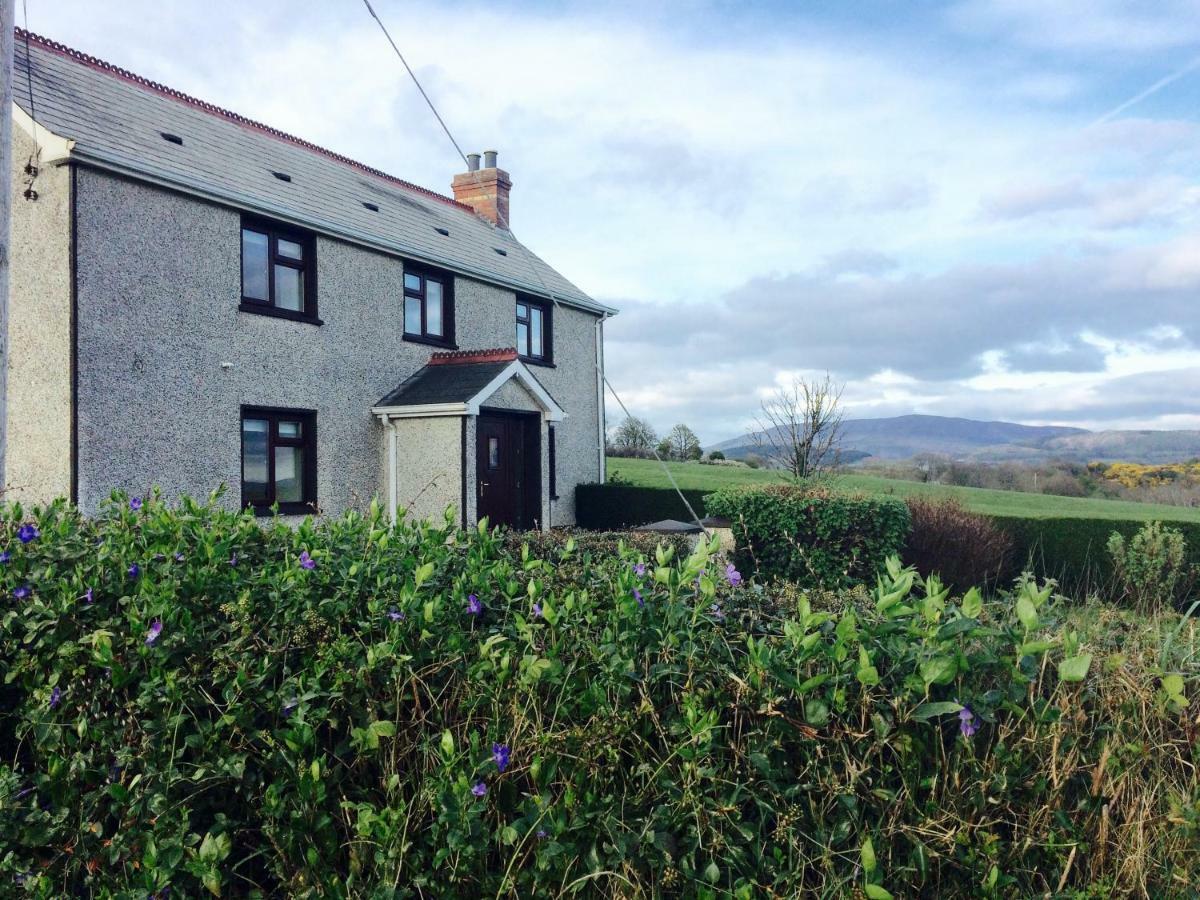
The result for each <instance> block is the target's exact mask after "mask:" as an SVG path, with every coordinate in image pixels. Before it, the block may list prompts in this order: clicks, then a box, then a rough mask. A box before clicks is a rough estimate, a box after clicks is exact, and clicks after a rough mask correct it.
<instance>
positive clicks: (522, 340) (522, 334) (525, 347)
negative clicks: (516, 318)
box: [517, 322, 529, 356]
mask: <svg viewBox="0 0 1200 900" xmlns="http://www.w3.org/2000/svg"><path fill="white" fill-rule="evenodd" d="M517 352H518V353H520V354H521V355H522V356H528V355H529V326H528V325H526V324H525V323H524V322H518V323H517Z"/></svg>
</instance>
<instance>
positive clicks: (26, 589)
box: [13, 584, 33, 600]
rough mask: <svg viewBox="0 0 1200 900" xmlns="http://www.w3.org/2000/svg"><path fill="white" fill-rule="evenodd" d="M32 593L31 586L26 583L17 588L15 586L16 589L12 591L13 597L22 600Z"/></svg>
mask: <svg viewBox="0 0 1200 900" xmlns="http://www.w3.org/2000/svg"><path fill="white" fill-rule="evenodd" d="M32 593H33V588H31V587H30V586H29V585H27V584H23V585H21V586H20V587H19V588H17V589H16V590H14V591H13V599H15V600H24V599H25V598H27V597H28V596H29V595H30V594H32Z"/></svg>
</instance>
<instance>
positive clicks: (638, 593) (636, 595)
mask: <svg viewBox="0 0 1200 900" xmlns="http://www.w3.org/2000/svg"><path fill="white" fill-rule="evenodd" d="M633 599H634V600H636V601H637V602H638V606H640V607H643V608H645V606H646V601H645V600H643V599H642V592H641V591H639V590H638V589H637V588H634V589H633Z"/></svg>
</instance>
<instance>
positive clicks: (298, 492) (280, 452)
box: [275, 447, 304, 503]
mask: <svg viewBox="0 0 1200 900" xmlns="http://www.w3.org/2000/svg"><path fill="white" fill-rule="evenodd" d="M275 499H276V500H278V501H279V502H280V503H301V502H303V500H304V448H303V447H276V448H275Z"/></svg>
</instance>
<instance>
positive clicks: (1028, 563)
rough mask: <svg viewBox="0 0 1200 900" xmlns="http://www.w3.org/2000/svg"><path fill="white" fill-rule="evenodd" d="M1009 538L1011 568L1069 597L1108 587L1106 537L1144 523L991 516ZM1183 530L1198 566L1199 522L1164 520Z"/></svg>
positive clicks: (1131, 531) (1191, 561)
mask: <svg viewBox="0 0 1200 900" xmlns="http://www.w3.org/2000/svg"><path fill="white" fill-rule="evenodd" d="M990 518H991V519H992V521H993V522H995V523H996V524H997V525H998V526H999V527H1000V528H1002V529H1003V530H1005V531H1007V532H1008V533H1009V534H1010V535H1012V538H1013V554H1012V571H1011V572H1010V573H1009V574H1010V575H1015V574H1017V573H1019V572H1021V571H1024V570H1029V571H1031V572H1034V573H1036V574H1038V575H1042V576H1045V577H1048V578H1055V579H1057V580H1058V582H1059V584H1060V586H1061V587H1062V589H1063V590H1064V591H1065V592H1066V593H1068V594H1070V595H1072V596H1085V595H1087V594H1089V593H1097V592H1098V593H1102V594H1103V593H1105V592H1107V591H1108V589H1109V588H1111V586H1112V582H1113V563H1112V559H1111V558H1110V557H1109V555H1108V550H1107V544H1108V537H1109V535H1111V534H1112V533H1113V532H1114V531H1117V532H1120V533H1121V534H1122V535H1124V536H1125V538H1126V539H1128V538H1131V537H1133V535H1135V534H1137V532H1138V530H1139V529H1140V528H1142V526H1144V525H1145V524H1146V523H1145V522H1143V521H1140V520H1139V521H1135V520H1130V519H1070V518H1059V519H1026V518H1021V517H1018V516H991V517H990ZM1163 524H1165V525H1167V526H1169V527H1171V528H1174V529H1176V530H1178V531H1181V532H1182V533H1183V537H1184V540H1185V541H1187V554H1188V555H1187V560H1188V563H1189V564H1190V565H1192V566H1200V522H1164V523H1163Z"/></svg>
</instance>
